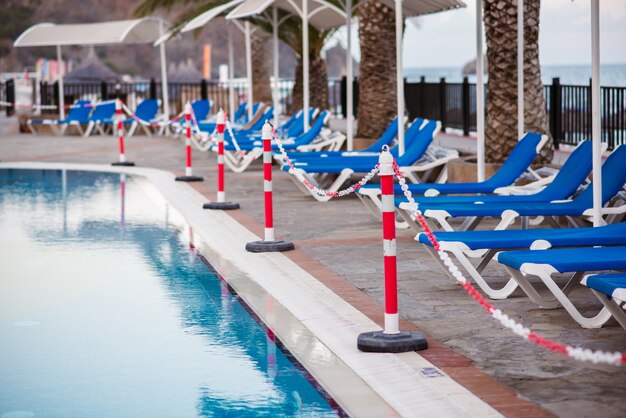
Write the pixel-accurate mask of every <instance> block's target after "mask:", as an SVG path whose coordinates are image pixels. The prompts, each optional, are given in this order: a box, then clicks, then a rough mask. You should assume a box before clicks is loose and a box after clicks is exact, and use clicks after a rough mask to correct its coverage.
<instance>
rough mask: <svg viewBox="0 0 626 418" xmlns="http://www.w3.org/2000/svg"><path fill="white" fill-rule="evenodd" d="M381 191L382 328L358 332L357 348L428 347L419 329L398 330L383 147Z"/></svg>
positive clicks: (391, 210) (389, 165)
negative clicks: (383, 293)
mask: <svg viewBox="0 0 626 418" xmlns="http://www.w3.org/2000/svg"><path fill="white" fill-rule="evenodd" d="M378 163H379V171H378V176H379V177H380V188H381V192H382V197H381V199H382V219H383V254H384V272H385V326H384V329H383V331H374V332H366V333H363V334H360V335H359V337H358V339H357V346H358V348H359V350H361V351H370V352H379V353H380V352H383V353H401V352H405V351H418V350H425V349H426V348H428V344H427V342H426V338H425V337H424V335H423V334H422V333H419V332H402V331H400V318H399V315H398V274H397V268H396V216H395V215H396V212H395V205H394V192H393V183H394V181H393V177H394V174H395V173H394V170H393V156H392V155H391V153H390V152H389V148H388V147H385V148H384V149H383V151H382V152H381V153H380V157H379V159H378Z"/></svg>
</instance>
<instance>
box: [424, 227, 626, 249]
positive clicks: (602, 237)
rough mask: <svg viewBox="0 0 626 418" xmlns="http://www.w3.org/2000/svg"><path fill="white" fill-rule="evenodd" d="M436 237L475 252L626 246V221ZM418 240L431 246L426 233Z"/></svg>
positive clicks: (445, 234)
mask: <svg viewBox="0 0 626 418" xmlns="http://www.w3.org/2000/svg"><path fill="white" fill-rule="evenodd" d="M435 237H436V238H437V240H438V241H448V242H462V243H464V244H465V245H467V246H468V247H469V248H470V249H472V250H480V249H507V248H529V247H530V245H531V244H532V243H533V242H535V241H537V240H540V239H541V240H545V241H548V242H549V243H550V244H551V245H552V246H553V247H577V246H590V245H626V222H620V223H617V224H611V225H606V226H600V227H596V228H593V227H591V228H563V229H517V230H504V231H461V232H435ZM418 240H419V242H421V243H422V244H426V245H431V244H430V241H428V237H427V236H426V234H424V233H421V234H419V236H418Z"/></svg>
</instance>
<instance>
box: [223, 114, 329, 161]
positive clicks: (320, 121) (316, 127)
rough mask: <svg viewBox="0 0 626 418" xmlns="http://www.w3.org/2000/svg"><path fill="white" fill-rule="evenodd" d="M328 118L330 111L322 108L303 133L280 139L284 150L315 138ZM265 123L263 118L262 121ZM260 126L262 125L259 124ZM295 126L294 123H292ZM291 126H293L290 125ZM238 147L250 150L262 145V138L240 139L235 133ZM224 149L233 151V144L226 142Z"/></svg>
mask: <svg viewBox="0 0 626 418" xmlns="http://www.w3.org/2000/svg"><path fill="white" fill-rule="evenodd" d="M329 119H330V112H329V111H328V110H324V111H323V112H321V113H320V114H319V115H318V117H317V118H316V119H315V122H313V124H312V125H311V127H310V128H309V130H308V131H306V132H305V133H303V134H300V135H299V136H297V137H296V138H293V139H281V142H282V144H283V146H284V147H285V149H286V150H295V149H296V148H298V147H299V146H301V145H307V144H310V143H311V142H312V141H313V140H314V139H315V138H317V137H318V136H319V135H320V134H321V132H322V129H323V128H324V126H325V125H326V124H327V123H328V120H329ZM263 123H265V120H264V121H263ZM296 124H297V122H296ZM261 126H262V125H261ZM294 126H295V125H294ZM292 127H293V126H292ZM235 136H236V139H237V142H238V145H239V148H240V149H241V150H243V151H251V150H253V149H255V148H262V147H263V140H261V139H260V138H258V139H255V140H250V141H240V138H239V135H237V133H235ZM224 149H226V150H228V151H234V150H235V147H234V145H233V144H227V145H226V146H225V147H224ZM272 149H273V150H274V151H278V146H276V144H272Z"/></svg>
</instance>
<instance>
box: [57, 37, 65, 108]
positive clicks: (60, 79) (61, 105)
mask: <svg viewBox="0 0 626 418" xmlns="http://www.w3.org/2000/svg"><path fill="white" fill-rule="evenodd" d="M62 62H63V60H62V58H61V45H57V81H58V82H59V118H60V119H65V89H64V88H63V75H61V67H62V65H61V63H62Z"/></svg>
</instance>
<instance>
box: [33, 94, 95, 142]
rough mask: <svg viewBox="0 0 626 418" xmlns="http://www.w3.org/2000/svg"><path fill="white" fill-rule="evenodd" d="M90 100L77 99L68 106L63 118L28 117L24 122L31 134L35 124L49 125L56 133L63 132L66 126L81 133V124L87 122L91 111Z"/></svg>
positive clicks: (35, 132) (34, 130) (35, 131)
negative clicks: (68, 108)
mask: <svg viewBox="0 0 626 418" xmlns="http://www.w3.org/2000/svg"><path fill="white" fill-rule="evenodd" d="M91 109H92V106H91V102H90V101H89V100H77V101H75V102H74V104H73V105H72V106H71V107H70V111H69V113H68V115H67V117H66V118H65V119H29V120H28V121H27V122H26V123H27V125H28V127H29V128H30V131H31V132H32V133H33V134H35V135H36V134H37V130H36V129H35V126H37V125H42V126H49V127H50V129H52V131H53V132H54V133H55V134H57V135H60V134H64V133H65V132H66V131H67V129H68V128H70V127H72V126H73V127H75V128H76V129H77V130H78V131H79V132H80V133H81V135H82V134H83V128H82V126H81V125H86V124H88V123H89V114H90V113H91Z"/></svg>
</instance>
